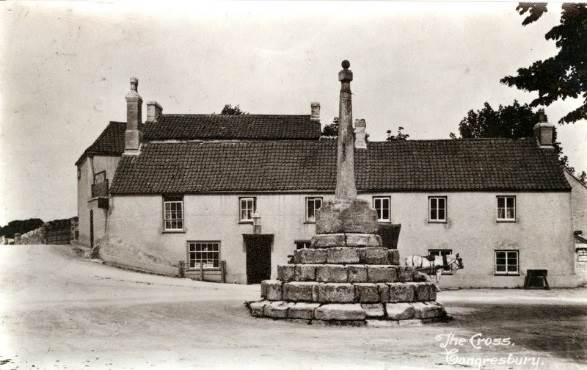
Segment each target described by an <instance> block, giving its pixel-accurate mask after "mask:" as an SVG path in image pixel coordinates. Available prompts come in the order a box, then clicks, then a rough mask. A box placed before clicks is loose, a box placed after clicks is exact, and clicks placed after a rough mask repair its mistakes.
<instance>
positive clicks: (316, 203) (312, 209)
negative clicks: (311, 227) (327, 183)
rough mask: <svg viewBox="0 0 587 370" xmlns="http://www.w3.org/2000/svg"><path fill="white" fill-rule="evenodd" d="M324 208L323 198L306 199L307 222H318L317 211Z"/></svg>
mask: <svg viewBox="0 0 587 370" xmlns="http://www.w3.org/2000/svg"><path fill="white" fill-rule="evenodd" d="M320 207H322V197H306V222H316V211H317V210H319V209H320Z"/></svg>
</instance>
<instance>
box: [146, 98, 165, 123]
mask: <svg viewBox="0 0 587 370" xmlns="http://www.w3.org/2000/svg"><path fill="white" fill-rule="evenodd" d="M162 113H163V107H161V104H159V103H157V102H156V101H150V102H147V121H146V122H157V121H158V120H159V118H160V117H161V114H162Z"/></svg>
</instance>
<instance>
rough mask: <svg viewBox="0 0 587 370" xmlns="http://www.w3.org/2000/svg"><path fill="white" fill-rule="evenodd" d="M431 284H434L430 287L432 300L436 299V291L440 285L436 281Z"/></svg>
mask: <svg viewBox="0 0 587 370" xmlns="http://www.w3.org/2000/svg"><path fill="white" fill-rule="evenodd" d="M430 284H432V287H430V300H431V301H436V292H438V287H437V286H436V284H434V283H430Z"/></svg>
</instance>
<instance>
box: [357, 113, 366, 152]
mask: <svg viewBox="0 0 587 370" xmlns="http://www.w3.org/2000/svg"><path fill="white" fill-rule="evenodd" d="M366 128H367V122H365V120H364V119H362V118H361V119H356V120H355V148H357V149H367V133H366V132H365V129H366Z"/></svg>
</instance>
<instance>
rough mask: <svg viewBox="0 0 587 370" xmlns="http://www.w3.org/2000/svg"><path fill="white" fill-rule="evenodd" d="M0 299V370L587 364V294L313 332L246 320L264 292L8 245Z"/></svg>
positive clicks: (540, 296) (464, 303) (446, 295)
mask: <svg viewBox="0 0 587 370" xmlns="http://www.w3.org/2000/svg"><path fill="white" fill-rule="evenodd" d="M0 288H1V293H0V323H1V324H0V325H1V333H0V370H4V369H85V368H92V369H177V368H180V369H183V368H197V369H241V368H242V369H258V368H262V369H280V370H281V369H362V368H365V369H392V368H393V369H398V368H410V369H411V368H421V369H432V368H438V369H452V368H459V369H468V368H472V369H474V368H484V369H493V368H496V369H505V368H524V369H574V368H584V367H585V363H586V362H587V334H586V330H585V329H586V328H587V290H586V289H572V290H551V291H524V290H481V289H479V290H459V291H444V292H441V293H439V301H440V302H442V303H443V304H445V306H446V308H447V311H448V312H449V314H451V315H452V316H453V317H454V318H455V319H454V320H453V321H451V322H449V323H446V324H433V325H427V326H424V327H411V328H364V327H361V328H356V327H323V326H308V325H301V324H297V323H288V322H279V321H272V320H264V319H254V318H251V317H249V315H248V313H247V311H246V309H245V307H244V306H243V301H245V300H251V299H256V298H257V297H258V296H259V286H258V285H257V286H243V285H230V284H213V283H200V282H194V281H190V280H186V279H174V278H166V277H160V276H152V275H146V274H139V273H134V272H129V271H121V270H118V269H115V268H112V267H108V266H104V265H100V264H97V263H93V262H91V261H87V260H83V259H80V258H78V257H76V256H75V255H74V254H73V253H72V252H71V250H70V248H69V247H67V246H0ZM471 337H472V338H473V343H472V344H471V341H470V338H471ZM449 338H452V341H450V343H449V344H448V345H447V346H445V347H446V348H443V344H444V342H446V341H447V340H448V339H449ZM508 338H509V339H508ZM459 340H460V342H459ZM455 350H456V352H455ZM447 352H448V353H451V354H452V356H450V355H448V356H447ZM475 361H476V362H475ZM480 361H484V362H483V363H481V362H480ZM492 361H493V362H492ZM523 361H525V364H524V363H523ZM454 362H458V363H456V364H454ZM479 365H481V366H479Z"/></svg>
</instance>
